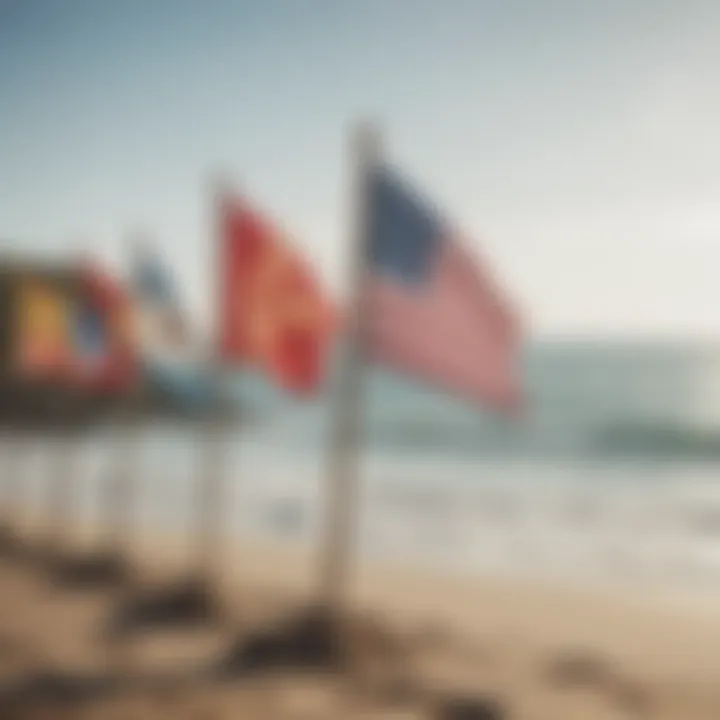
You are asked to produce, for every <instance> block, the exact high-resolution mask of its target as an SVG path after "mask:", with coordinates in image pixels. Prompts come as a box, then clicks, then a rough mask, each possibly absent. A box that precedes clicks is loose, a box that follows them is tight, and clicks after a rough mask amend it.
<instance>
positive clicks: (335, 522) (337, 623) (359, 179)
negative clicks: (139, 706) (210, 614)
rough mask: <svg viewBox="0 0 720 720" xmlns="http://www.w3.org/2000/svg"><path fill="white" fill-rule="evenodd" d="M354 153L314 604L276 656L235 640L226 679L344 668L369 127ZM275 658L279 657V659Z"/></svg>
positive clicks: (371, 155)
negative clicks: (258, 668)
mask: <svg viewBox="0 0 720 720" xmlns="http://www.w3.org/2000/svg"><path fill="white" fill-rule="evenodd" d="M351 143H352V145H351V150H352V156H353V167H352V187H351V193H350V195H351V199H352V203H353V206H354V207H352V208H351V209H350V211H351V218H352V221H351V238H350V240H351V252H352V256H351V258H350V283H349V284H350V298H349V299H350V308H351V314H350V316H349V323H348V326H349V333H348V338H347V344H346V345H345V346H344V347H343V348H342V350H343V351H344V355H343V356H342V358H341V363H340V366H339V376H338V377H337V380H338V386H337V388H335V392H334V393H333V399H334V404H333V407H332V416H331V428H332V435H331V439H330V449H329V467H328V476H327V497H326V510H325V528H324V537H323V541H322V545H321V547H320V577H319V587H318V590H317V596H316V598H315V601H314V603H313V604H312V605H311V606H309V607H306V608H304V609H301V610H300V611H299V612H298V613H297V614H295V615H293V616H291V617H290V618H289V619H287V620H286V621H285V622H284V623H282V624H281V625H280V626H279V627H277V628H275V629H274V630H273V631H271V634H270V636H269V637H268V638H263V641H264V642H267V643H268V647H269V648H272V650H271V651H269V652H268V653H266V655H267V656H265V655H263V658H262V660H259V659H258V658H256V657H255V656H254V654H253V653H254V650H255V648H254V647H253V644H252V643H251V642H250V643H248V642H247V640H246V639H245V638H243V637H240V638H238V639H237V640H236V641H235V642H234V643H233V644H232V645H231V646H230V648H229V651H228V653H227V655H226V656H225V657H224V658H223V660H222V663H221V667H222V668H223V671H224V672H225V673H227V674H229V675H232V674H233V673H242V672H243V671H244V669H245V668H246V667H247V666H248V664H249V665H250V666H252V665H253V663H254V662H264V663H266V664H268V665H272V664H273V662H277V663H279V664H281V665H282V666H287V663H289V662H290V663H295V664H296V665H298V666H301V667H304V668H308V667H318V668H329V667H330V668H335V669H336V668H339V667H344V666H345V665H346V661H347V660H348V659H349V656H350V654H351V652H352V648H351V647H349V643H350V635H351V633H350V632H348V631H349V630H350V628H349V627H348V625H347V620H348V602H347V592H348V589H349V574H350V563H351V561H352V557H353V554H354V542H355V531H356V527H355V522H356V515H357V490H358V460H359V457H358V455H359V449H360V434H361V428H360V422H361V418H362V370H363V361H362V348H363V332H364V317H363V316H364V312H365V307H364V305H365V298H364V294H365V287H366V283H365V272H366V269H365V268H366V261H367V260H366V258H367V252H366V241H367V237H368V229H367V227H366V222H367V217H368V212H367V211H368V190H369V181H370V174H371V171H372V168H373V167H374V166H375V164H376V163H377V161H378V158H379V153H380V142H379V137H378V134H377V131H376V129H375V128H374V127H373V126H372V125H365V124H363V125H360V126H359V127H358V128H357V130H356V131H355V133H354V134H353V136H352V138H351ZM275 656H277V657H275Z"/></svg>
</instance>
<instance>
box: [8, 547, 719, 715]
mask: <svg viewBox="0 0 720 720" xmlns="http://www.w3.org/2000/svg"><path fill="white" fill-rule="evenodd" d="M133 557H134V559H135V562H136V565H137V566H138V568H139V570H140V571H141V572H140V574H141V575H142V576H143V577H144V578H145V579H146V581H148V582H149V581H150V580H153V581H154V582H156V583H160V584H162V583H164V582H168V581H170V580H171V579H172V577H174V576H180V575H182V571H183V561H184V560H186V559H187V558H186V556H184V555H183V553H182V552H180V546H179V544H178V543H176V542H174V541H173V539H172V538H164V540H163V542H160V540H159V538H157V537H154V538H143V539H141V540H140V541H139V542H138V544H137V546H136V548H135V550H134V553H133ZM314 559H315V558H314V555H313V553H312V552H310V551H309V550H308V549H307V548H302V547H293V546H291V545H282V544H271V543H268V542H260V541H258V540H252V541H251V540H245V541H244V542H243V543H239V544H238V545H237V546H236V547H233V548H228V551H227V554H226V559H225V562H224V563H223V568H222V574H221V577H220V578H219V582H218V586H219V593H220V596H221V598H222V601H223V602H222V604H223V609H224V617H223V620H222V621H221V622H220V623H219V624H217V625H216V626H211V627H206V628H203V627H200V628H195V629H192V630H180V629H171V630H165V631H155V632H145V633H143V634H142V635H141V636H139V637H137V638H135V639H132V640H130V641H127V642H124V643H122V644H115V645H110V644H108V642H107V641H106V638H105V636H104V634H103V629H104V628H105V627H106V625H107V619H108V617H109V615H110V612H111V609H112V608H113V607H114V606H115V605H116V603H117V601H118V594H117V592H116V591H112V590H107V589H94V590H82V591H81V590H78V589H75V590H70V589H68V588H59V587H53V586H52V585H51V584H50V583H49V581H48V577H47V573H46V571H45V570H42V569H38V568H32V567H30V566H29V565H28V563H26V562H24V561H11V560H8V559H6V560H0V680H1V681H2V683H3V687H5V688H6V689H9V690H13V691H15V694H14V695H13V694H12V693H10V694H6V695H4V696H0V697H4V698H6V700H5V701H4V707H0V719H1V718H8V719H9V720H12V719H13V718H21V717H32V718H39V717H47V718H50V717H53V718H55V717H58V718H60V717H66V718H74V717H78V718H80V717H82V718H88V719H92V718H118V719H119V718H148V719H151V718H152V719H154V718H161V717H173V718H207V719H208V720H209V719H210V718H218V720H219V719H221V718H243V719H244V718H248V719H249V720H252V719H254V718H258V719H262V720H266V719H268V718H278V719H279V720H281V719H283V718H288V719H290V718H295V719H298V720H299V719H301V718H304V719H305V720H312V719H315V718H317V720H326V719H336V718H337V719H344V718H368V719H371V718H388V719H390V718H397V719H400V718H408V719H409V718H432V717H437V718H440V717H447V718H453V717H454V718H457V719H461V718H465V719H466V720H471V719H472V718H485V720H488V719H489V718H517V719H518V720H564V719H568V720H585V719H586V720H619V719H624V718H653V719H654V718H657V719H658V720H672V719H676V720H695V719H697V720H718V718H720V611H717V612H713V611H712V610H708V609H700V608H693V607H690V606H682V607H681V606H678V607H672V606H670V605H669V604H668V603H666V602H664V598H660V597H658V598H652V597H650V598H649V597H644V598H643V597H641V596H636V597H630V596H629V595H628V594H627V593H621V592H616V593H610V592H604V593H603V594H600V593H599V592H597V591H596V592H593V593H590V592H589V591H584V592H583V591H580V590H571V589H570V588H568V587H566V586H562V585H555V586H550V585H542V584H540V583H539V582H532V583H531V582H529V581H527V582H525V583H519V582H517V581H513V582H511V581H510V580H501V579H499V578H492V579H491V578H487V577H483V578H472V579H471V578H467V577H457V576H453V575H450V574H441V573H440V572H439V571H433V572H430V571H428V570H424V571H422V570H419V569H417V568H410V567H408V566H407V565H398V564H395V565H391V564H390V563H387V564H385V565H384V566H381V565H380V564H378V563H374V564H373V565H372V566H368V565H362V566H359V567H357V568H355V573H354V577H355V583H354V587H353V588H352V589H351V591H350V593H349V596H350V603H351V605H352V608H353V613H352V620H351V622H350V623H349V624H348V628H350V629H349V630H348V637H350V638H351V641H350V642H349V646H352V648H353V650H352V658H353V660H352V662H351V663H350V665H349V667H346V668H344V669H343V670H342V671H338V670H337V669H335V668H330V669H328V668H326V667H322V666H320V667H315V668H313V667H310V666H303V663H302V662H296V663H295V664H293V663H292V662H291V663H289V665H286V666H285V667H273V668H268V667H261V668H260V669H259V670H258V671H257V672H255V673H253V674H251V675H245V674H240V675H237V676H233V677H219V676H218V675H217V674H216V673H213V672H209V670H208V669H209V668H216V667H217V661H218V659H219V658H222V657H224V656H225V654H226V653H227V651H228V648H229V647H230V646H232V644H233V643H234V642H235V641H236V639H237V638H242V637H247V635H248V634H252V633H258V632H260V633H262V632H271V631H272V630H273V629H274V628H277V627H279V626H281V625H282V623H284V622H286V621H287V618H289V617H292V616H293V614H294V613H297V612H298V610H299V609H302V608H304V607H307V606H308V604H309V603H310V602H311V600H312V598H313V594H312V589H313V582H312V580H313V567H314V562H313V561H314ZM271 669H272V672H271ZM38 673H45V674H46V675H47V673H62V674H63V676H64V677H75V678H85V679H86V678H88V677H90V676H91V675H102V676H103V677H105V678H106V679H107V678H110V679H114V680H117V679H118V678H121V679H122V682H120V683H119V684H115V685H112V688H111V689H103V690H98V691H93V692H85V693H84V694H83V693H80V694H79V695H80V696H81V697H75V698H72V697H70V698H68V697H67V696H68V693H67V692H65V696H66V697H59V696H58V695H57V692H58V691H56V693H55V694H56V696H55V697H53V696H52V693H49V691H48V693H49V694H47V697H46V699H45V702H44V703H43V702H42V700H43V698H42V693H40V692H39V691H38V690H35V691H33V692H31V693H29V696H35V699H36V702H35V704H34V707H31V705H32V703H29V701H27V700H25V701H24V704H23V703H19V704H16V706H14V707H13V706H12V703H11V702H10V700H7V698H10V699H12V698H13V697H15V698H17V697H18V693H17V690H18V688H20V687H21V686H22V684H23V683H27V681H28V679H29V678H33V677H37V676H38ZM48 686H49V685H48V681H47V680H46V682H45V689H46V690H47V687H48ZM38 687H40V686H38ZM103 687H105V686H103ZM41 689H42V688H41ZM70 694H72V693H70ZM463 700H465V701H467V702H469V703H471V704H473V707H474V710H473V711H472V712H473V713H474V714H472V713H471V709H470V708H469V707H468V708H466V709H465V714H462V713H463V710H462V708H461V707H460V704H461V701H463ZM0 702H3V700H2V699H0ZM453 703H455V705H454V710H453ZM451 711H452V712H454V713H455V714H452V712H451ZM23 713H25V714H23ZM28 713H29V714H28ZM43 713H44V714H43Z"/></svg>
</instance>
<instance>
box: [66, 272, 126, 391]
mask: <svg viewBox="0 0 720 720" xmlns="http://www.w3.org/2000/svg"><path fill="white" fill-rule="evenodd" d="M136 355H137V348H136V338H135V329H134V322H133V315H132V305H131V302H130V298H129V296H128V293H127V292H126V291H125V289H124V288H123V287H122V286H121V284H120V283H119V282H118V281H117V280H116V279H115V278H114V277H112V276H111V275H110V274H109V273H107V272H106V271H105V270H103V269H102V268H100V267H98V266H96V265H94V264H90V263H86V264H85V265H84V266H83V267H82V270H81V282H80V298H79V301H78V303H77V304H76V307H75V352H74V362H73V377H74V378H75V380H76V381H79V382H81V383H83V384H88V385H93V386H94V387H97V388H99V389H105V390H110V391H117V390H125V389H127V388H128V387H129V386H130V385H131V384H132V382H133V381H134V379H135V378H136V375H137V367H136V364H137V363H136Z"/></svg>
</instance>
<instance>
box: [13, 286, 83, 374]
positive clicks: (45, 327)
mask: <svg viewBox="0 0 720 720" xmlns="http://www.w3.org/2000/svg"><path fill="white" fill-rule="evenodd" d="M16 308H17V314H16V317H15V328H16V332H17V335H16V353H17V355H16V364H17V367H18V370H19V372H20V373H22V374H23V375H25V376H27V377H32V378H34V379H57V378H59V377H61V376H62V375H63V373H64V372H65V370H66V367H67V362H68V358H69V355H70V352H71V343H70V330H69V325H70V319H69V306H68V298H67V297H66V296H65V295H64V294H63V293H62V292H61V291H60V290H58V289H57V288H55V287H53V285H52V284H51V283H48V282H44V281H42V280H36V279H33V280H27V281H24V282H23V283H22V285H21V286H20V289H19V292H18V295H17V306H16Z"/></svg>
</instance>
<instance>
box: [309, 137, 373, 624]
mask: <svg viewBox="0 0 720 720" xmlns="http://www.w3.org/2000/svg"><path fill="white" fill-rule="evenodd" d="M351 149H352V158H353V166H352V175H353V179H352V186H351V198H352V208H351V229H350V242H351V253H352V255H351V258H350V297H349V308H350V315H349V318H348V321H349V324H348V334H347V338H346V344H345V346H344V347H343V348H342V352H343V355H342V357H341V362H340V366H339V373H338V377H337V387H336V388H335V391H334V393H333V401H334V405H333V408H332V421H331V439H330V448H329V469H328V476H327V487H326V521H325V537H324V543H323V546H322V548H321V552H322V567H321V573H322V575H321V595H322V600H323V604H324V605H325V606H326V608H327V610H328V611H330V612H331V613H333V614H338V613H341V612H342V610H343V606H344V603H345V594H346V593H347V591H348V583H349V574H350V564H351V562H352V558H353V555H354V552H355V535H356V523H357V514H358V485H359V476H358V464H359V453H360V441H361V437H360V435H361V420H362V379H363V340H364V325H365V317H364V316H365V304H366V303H365V295H366V286H367V283H366V281H365V275H366V265H367V243H368V235H369V233H368V230H369V228H368V217H369V213H368V210H369V190H370V181H371V174H372V172H373V169H374V167H375V166H376V164H377V163H378V161H379V157H380V138H379V135H378V132H377V130H376V129H375V128H374V127H373V126H371V125H366V124H363V125H361V126H359V127H358V128H357V129H356V131H355V134H354V135H353V137H352V148H351Z"/></svg>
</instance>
